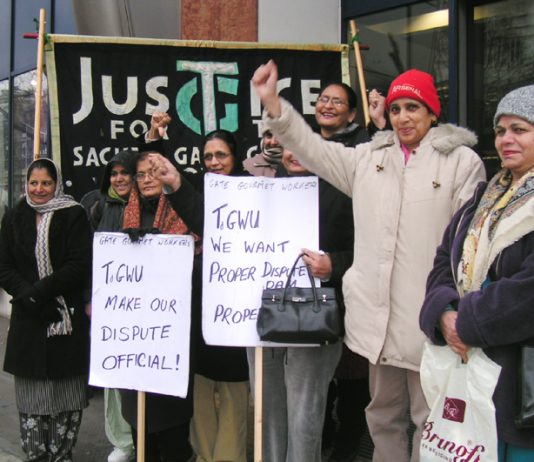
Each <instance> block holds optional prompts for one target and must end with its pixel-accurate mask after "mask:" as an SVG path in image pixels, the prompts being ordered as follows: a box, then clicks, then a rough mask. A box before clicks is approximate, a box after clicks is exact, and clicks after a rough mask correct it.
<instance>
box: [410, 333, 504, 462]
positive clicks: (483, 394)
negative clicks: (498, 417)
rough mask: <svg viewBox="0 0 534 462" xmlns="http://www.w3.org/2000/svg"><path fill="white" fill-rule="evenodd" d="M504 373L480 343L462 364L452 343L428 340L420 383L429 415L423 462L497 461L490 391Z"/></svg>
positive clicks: (491, 392)
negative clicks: (450, 346)
mask: <svg viewBox="0 0 534 462" xmlns="http://www.w3.org/2000/svg"><path fill="white" fill-rule="evenodd" d="M500 372H501V366H499V365H498V364H496V363H495V362H493V361H492V360H491V359H489V358H488V357H487V356H486V354H485V353H484V352H483V351H482V350H481V349H480V348H472V349H471V350H470V351H469V354H468V361H467V364H463V363H462V360H461V358H460V356H459V355H457V354H456V353H454V352H453V351H452V350H451V349H450V348H449V347H448V346H436V345H431V344H430V343H428V342H427V343H425V346H424V349H423V358H422V360H421V386H422V388H423V393H424V395H425V398H426V401H427V404H428V407H429V408H430V414H429V416H428V419H427V421H426V423H425V426H424V429H423V434H422V437H421V447H420V456H421V457H420V462H435V461H440V462H445V461H451V462H452V461H454V462H497V459H498V457H497V426H496V423H495V406H494V405H493V401H492V396H493V391H494V390H495V386H496V385H497V380H498V378H499V374H500Z"/></svg>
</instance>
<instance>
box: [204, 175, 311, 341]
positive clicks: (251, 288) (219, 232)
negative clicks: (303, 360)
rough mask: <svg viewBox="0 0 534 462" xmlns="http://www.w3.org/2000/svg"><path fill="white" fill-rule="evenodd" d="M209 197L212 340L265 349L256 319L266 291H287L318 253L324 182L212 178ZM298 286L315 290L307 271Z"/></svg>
mask: <svg viewBox="0 0 534 462" xmlns="http://www.w3.org/2000/svg"><path fill="white" fill-rule="evenodd" d="M204 193H205V212H204V216H205V218H204V238H203V252H204V256H203V284H202V291H203V306H202V332H203V335H204V339H205V341H206V343H207V344H210V345H225V346H257V345H261V342H260V340H259V337H258V334H257V332H256V319H257V315H258V310H259V308H260V304H261V293H262V290H263V289H264V288H275V287H283V285H284V284H285V282H286V279H287V276H288V273H289V270H290V269H291V266H292V264H293V262H294V260H295V258H296V257H297V256H298V254H299V252H300V250H301V249H302V248H303V247H306V248H309V249H316V250H317V249H318V242H319V205H318V204H319V181H318V179H317V177H315V176H305V177H293V178H266V177H229V176H221V175H214V174H207V175H206V178H205V183H204ZM295 279H296V284H298V285H299V286H301V287H309V286H310V283H309V279H308V276H307V272H306V269H305V267H304V266H300V267H299V268H298V269H297V271H296V278H295ZM293 285H295V284H293Z"/></svg>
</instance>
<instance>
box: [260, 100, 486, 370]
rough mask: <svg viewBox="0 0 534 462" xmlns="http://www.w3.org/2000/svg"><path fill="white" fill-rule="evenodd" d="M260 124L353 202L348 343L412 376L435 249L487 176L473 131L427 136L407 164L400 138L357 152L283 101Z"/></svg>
mask: <svg viewBox="0 0 534 462" xmlns="http://www.w3.org/2000/svg"><path fill="white" fill-rule="evenodd" d="M264 122H265V123H266V124H267V126H268V127H269V128H270V129H271V130H272V131H273V133H274V134H275V135H276V137H277V138H278V139H279V140H280V141H281V143H282V144H283V145H284V146H286V147H287V148H289V149H291V150H292V151H293V152H294V153H295V155H296V156H297V157H298V158H299V160H300V161H301V163H302V164H303V165H304V166H305V167H306V168H308V169H309V170H310V171H312V172H314V173H316V174H317V175H319V176H320V177H322V178H324V179H325V180H326V181H328V182H330V183H332V185H334V186H335V187H337V188H338V189H340V190H341V191H342V192H344V193H345V194H347V195H348V196H350V197H352V198H353V214H354V229H355V242H354V262H353V264H352V266H351V268H350V269H349V270H348V271H347V272H346V273H345V276H344V279H343V294H344V298H345V304H346V307H347V311H346V315H345V329H346V337H345V343H346V344H347V346H348V347H349V348H350V349H351V350H352V351H354V352H356V353H358V354H360V355H362V356H365V357H366V358H368V359H369V361H371V362H372V363H373V364H376V363H377V362H380V364H383V365H391V366H396V367H402V368H406V369H411V370H415V371H418V370H419V364H420V360H421V353H422V348H423V343H424V340H425V336H424V334H423V333H422V332H421V331H420V329H419V311H420V308H421V305H422V303H423V298H424V294H425V284H426V278H427V275H428V273H429V271H430V269H431V268H432V263H433V260H434V256H435V253H436V247H437V246H438V245H439V243H440V242H441V238H442V234H443V231H444V230H445V228H446V226H447V225H448V223H449V221H450V219H451V218H452V215H453V214H454V212H455V211H456V210H458V209H459V208H460V206H461V205H462V204H463V203H464V202H465V201H467V199H469V198H470V197H471V195H472V193H473V192H474V189H475V186H476V185H477V183H478V182H479V181H483V180H484V179H485V171H484V166H483V164H482V161H481V160H480V158H479V157H478V155H477V154H476V153H475V152H474V151H472V150H471V149H469V148H468V147H466V146H473V145H474V144H475V143H476V141H477V139H476V136H475V135H474V134H473V133H471V132H470V131H468V130H466V129H464V128H460V127H456V126H454V125H450V124H446V125H440V126H438V127H436V128H432V129H430V131H429V132H428V134H427V135H426V136H425V138H424V139H423V140H422V141H421V144H420V146H419V148H417V150H415V151H414V152H413V153H412V154H411V156H410V158H409V160H408V163H407V164H406V165H405V164H404V154H403V152H402V150H401V148H400V144H399V140H398V138H397V136H396V135H395V134H394V133H393V132H391V131H384V132H378V133H377V134H376V135H375V137H374V138H373V139H372V141H371V142H369V143H366V144H360V145H358V146H356V148H346V147H344V146H343V145H341V144H338V143H331V142H328V141H324V140H322V139H321V137H320V136H319V135H317V134H314V133H313V132H312V130H311V129H310V128H309V126H308V125H307V124H306V122H305V121H304V120H303V119H302V117H301V116H300V115H299V114H298V113H297V112H296V111H295V110H294V109H293V108H292V107H291V105H289V103H287V102H285V101H282V115H281V117H279V118H277V119H272V118H269V117H267V116H266V115H264Z"/></svg>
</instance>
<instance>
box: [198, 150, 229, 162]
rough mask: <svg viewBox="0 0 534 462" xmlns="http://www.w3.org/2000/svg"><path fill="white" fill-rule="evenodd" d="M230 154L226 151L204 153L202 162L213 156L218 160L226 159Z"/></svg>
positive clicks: (211, 158) (210, 159) (209, 160)
mask: <svg viewBox="0 0 534 462" xmlns="http://www.w3.org/2000/svg"><path fill="white" fill-rule="evenodd" d="M229 155H230V154H228V153H227V152H222V151H217V152H216V153H214V154H212V153H211V152H210V153H208V154H204V162H211V161H212V160H213V158H214V157H215V159H217V160H218V161H221V160H224V159H226V158H227V157H228V156H229Z"/></svg>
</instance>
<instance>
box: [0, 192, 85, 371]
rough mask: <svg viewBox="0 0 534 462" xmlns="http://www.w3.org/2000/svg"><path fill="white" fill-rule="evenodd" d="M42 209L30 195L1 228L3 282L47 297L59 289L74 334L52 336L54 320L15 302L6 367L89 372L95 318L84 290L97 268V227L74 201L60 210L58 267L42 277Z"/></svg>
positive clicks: (53, 254)
mask: <svg viewBox="0 0 534 462" xmlns="http://www.w3.org/2000/svg"><path fill="white" fill-rule="evenodd" d="M36 238H37V226H36V212H35V211H34V210H33V209H32V208H31V207H30V206H29V205H28V204H27V203H26V201H25V199H22V200H21V201H19V202H18V203H17V204H16V206H15V207H14V208H13V209H12V210H9V211H8V212H6V214H5V215H4V218H3V220H2V228H1V230H0V286H1V287H3V288H4V289H5V290H6V292H8V293H9V294H10V295H11V296H12V297H13V298H16V297H19V296H20V295H21V294H23V293H24V292H25V291H27V290H29V289H31V288H32V286H33V287H35V288H36V289H37V290H38V293H39V295H40V298H41V299H42V303H43V304H44V303H50V302H52V301H53V299H54V298H55V297H57V296H58V295H62V296H63V297H64V298H65V301H66V303H67V306H68V307H69V308H70V309H73V312H72V311H71V320H72V335H59V336H54V337H50V338H47V337H46V331H47V327H48V322H47V321H44V320H42V318H41V317H39V316H38V315H37V313H34V312H29V311H28V310H26V309H24V307H23V306H22V305H20V304H19V303H14V304H13V311H12V314H11V319H10V325H9V332H8V338H7V345H6V355H5V361H4V370H5V371H6V372H9V373H11V374H14V375H16V376H20V377H30V378H38V379H44V378H50V379H57V378H61V377H73V376H79V375H83V374H87V372H88V366H89V319H88V317H87V315H86V314H85V306H84V300H83V291H84V289H85V288H86V286H87V283H88V280H89V277H90V273H91V249H92V246H91V231H90V227H89V222H88V221H87V216H86V214H85V211H84V209H83V208H82V207H80V206H74V207H70V208H67V209H62V210H58V211H56V212H54V215H53V217H52V220H51V223H50V234H49V245H50V258H51V262H52V267H53V269H54V271H53V273H52V274H51V275H49V276H46V277H45V278H43V279H41V280H39V275H38V269H37V261H36V259H35V255H34V249H35V241H36Z"/></svg>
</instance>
